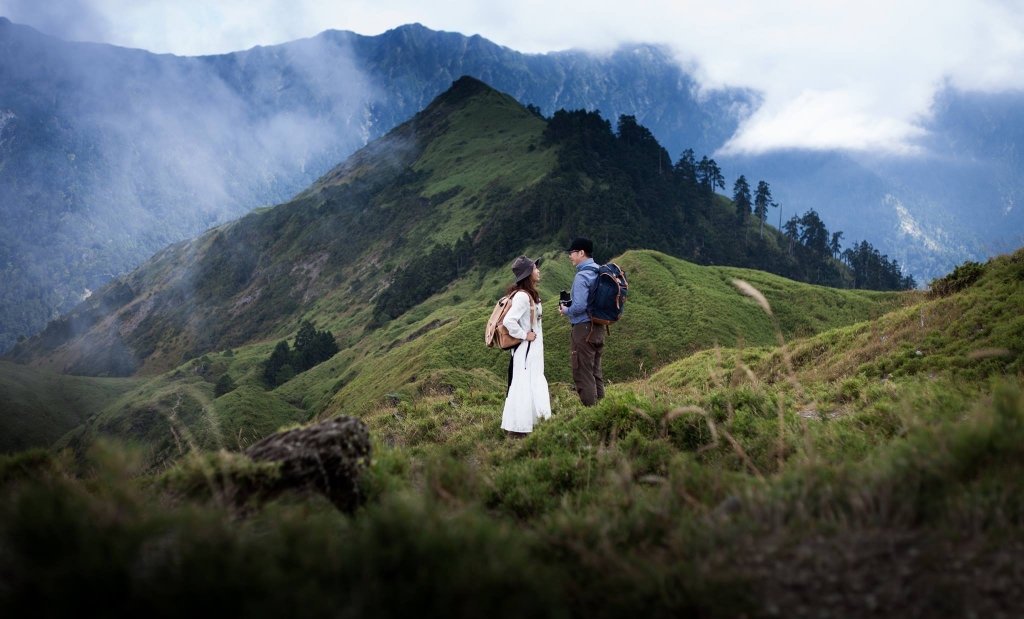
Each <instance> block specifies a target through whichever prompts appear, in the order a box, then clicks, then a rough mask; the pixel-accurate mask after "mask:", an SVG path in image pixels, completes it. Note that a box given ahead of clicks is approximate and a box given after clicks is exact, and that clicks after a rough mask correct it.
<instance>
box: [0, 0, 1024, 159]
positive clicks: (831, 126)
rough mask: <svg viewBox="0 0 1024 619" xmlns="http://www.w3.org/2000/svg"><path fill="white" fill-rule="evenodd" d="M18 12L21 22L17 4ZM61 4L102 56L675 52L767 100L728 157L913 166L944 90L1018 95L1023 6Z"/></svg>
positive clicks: (699, 69)
mask: <svg viewBox="0 0 1024 619" xmlns="http://www.w3.org/2000/svg"><path fill="white" fill-rule="evenodd" d="M9 4H10V3H9ZM16 4H17V5H19V6H20V7H23V8H24V7H29V6H31V5H30V4H29V3H28V2H25V1H24V0H17V2H16ZM67 4H68V5H70V6H72V7H74V8H75V10H78V11H82V12H84V13H88V12H89V11H92V12H93V13H96V14H98V15H100V16H102V17H103V19H105V20H108V21H109V22H110V23H111V24H112V25H113V28H112V34H111V37H110V39H109V40H110V42H113V43H117V44H121V45H128V46H134V47H142V48H146V49H150V50H152V51H160V52H173V53H177V54H189V55H193V54H207V53H221V52H227V51H231V50H237V49H246V48H249V47H252V46H254V45H260V44H269V43H277V42H281V41H285V40H289V39H294V38H299V37H303V36H311V35H313V34H315V33H317V32H320V31H322V30H325V29H330V28H336V29H345V30H353V31H355V32H359V33H362V34H378V33H380V32H382V31H384V30H387V29H389V28H394V27H396V26H399V25H402V24H405V23H411V22H420V23H422V24H424V25H426V26H428V27H430V28H434V29H438V30H450V31H458V32H462V33H464V34H467V35H472V34H481V35H483V36H485V37H487V38H489V39H491V40H493V41H495V42H497V43H499V44H502V45H507V46H509V47H511V48H513V49H516V50H519V51H524V52H536V53H541V52H547V51H555V50H562V49H567V48H581V49H586V50H590V51H593V52H595V53H602V52H607V51H609V50H611V49H614V48H615V47H616V46H618V45H621V44H624V43H630V42H649V43H661V44H665V45H668V46H669V47H671V48H672V49H673V50H675V52H676V54H677V55H678V58H679V61H680V63H681V64H683V65H684V66H685V67H687V68H688V69H690V70H693V71H694V72H695V74H696V77H697V78H698V79H699V80H700V81H701V83H702V84H703V88H705V89H717V88H720V87H723V86H734V87H747V88H753V89H756V90H758V91H760V92H761V93H763V96H764V105H763V107H761V108H760V109H759V110H757V111H756V112H755V113H754V114H753V115H751V116H750V117H749V118H747V119H746V121H745V122H744V123H742V124H741V126H740V129H739V131H738V132H737V133H736V135H735V136H733V138H732V139H731V140H729V142H728V143H727V144H726V145H724V147H723V151H725V152H728V153H747V154H754V153H760V152H764V151H767V150H772V149H780V148H811V149H832V148H840V149H850V150H881V151H884V152H889V153H895V154H912V153H914V152H917V151H918V150H919V148H918V146H917V139H918V138H919V137H920V136H921V134H922V132H923V130H922V128H921V127H922V126H923V125H925V124H926V121H927V118H928V115H929V110H930V106H931V103H932V99H933V96H934V94H935V92H936V90H937V89H938V88H941V87H944V86H946V85H950V86H953V87H956V88H960V89H964V90H980V91H985V92H997V91H1006V90H1018V89H1024V4H1021V3H1020V2H1017V1H1016V0H950V1H948V2H941V3H935V2H927V1H924V0H907V1H905V2H895V3H894V2H890V1H888V0H866V1H865V2H860V3H849V2H831V3H829V2H817V1H814V0H795V1H791V2H787V3H785V4H780V3H776V2H757V1H756V0H742V1H741V0H722V1H720V2H715V3H708V2H703V1H702V2H697V1H689V0H688V1H685V2H679V1H672V0H649V1H640V2H632V3H622V2H612V1H610V0H587V1H585V2H584V1H582V0H569V1H566V2H559V3H551V2H548V1H546V0H522V1H520V2H518V3H516V4H515V5H507V4H506V5H503V4H500V3H499V4H494V3H489V2H479V1H471V0H450V1H449V2H445V3H431V4H427V3H423V2H414V1H412V0H380V1H375V2H369V1H368V0H354V1H343V2H333V3H325V2H319V1H317V0H295V1H289V2H281V1H277V0H247V1H244V2H243V1H241V0H224V1H222V2H218V3H216V5H214V6H212V7H211V6H209V5H208V4H207V3H205V2H201V1H199V0H181V1H179V2H176V3H173V4H172V3H164V2H157V1H156V0H134V1H132V2H129V1H128V0H93V1H92V2H85V1H82V0H79V1H77V2H69V3H67ZM0 6H2V4H0ZM82 7H85V9H83V8H82ZM86 9H88V10H86ZM12 19H13V17H12ZM16 21H17V20H16ZM57 21H60V20H57ZM93 21H96V20H93ZM29 23H31V24H32V25H37V26H39V27H41V28H42V26H41V25H39V24H36V23H33V22H31V21H29ZM44 29H45V28H44Z"/></svg>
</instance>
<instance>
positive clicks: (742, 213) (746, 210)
mask: <svg viewBox="0 0 1024 619" xmlns="http://www.w3.org/2000/svg"><path fill="white" fill-rule="evenodd" d="M732 202H733V204H734V205H735V206H736V222H737V224H738V225H739V226H743V222H744V221H746V219H747V216H748V215H750V183H748V182H747V177H746V176H743V175H742V174H741V175H740V177H739V178H737V179H736V182H735V183H734V184H733V186H732Z"/></svg>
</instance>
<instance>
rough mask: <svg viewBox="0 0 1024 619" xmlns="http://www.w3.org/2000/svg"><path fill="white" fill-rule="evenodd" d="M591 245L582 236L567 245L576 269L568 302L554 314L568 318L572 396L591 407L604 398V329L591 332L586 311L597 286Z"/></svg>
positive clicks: (592, 328) (590, 242) (592, 329)
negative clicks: (559, 313)
mask: <svg viewBox="0 0 1024 619" xmlns="http://www.w3.org/2000/svg"><path fill="white" fill-rule="evenodd" d="M593 255H594V243H593V242H592V241H591V240H590V239H588V238H585V237H582V236H580V237H576V238H575V239H573V241H572V244H570V245H569V260H571V261H572V264H573V266H575V267H576V277H575V279H573V281H572V293H571V295H570V298H571V300H572V301H571V303H570V304H569V305H568V306H564V305H559V306H558V311H559V312H561V313H562V314H564V315H566V316H568V317H569V324H571V325H572V336H571V345H570V353H569V356H570V359H571V360H572V380H573V382H574V383H576V393H578V394H579V396H580V400H581V401H582V402H583V405H584V406H593V405H594V404H597V401H598V400H600V399H601V398H603V397H604V378H603V376H602V375H601V353H602V351H603V350H604V333H605V330H604V329H600V328H598V329H595V328H594V325H593V324H592V323H591V322H590V314H589V313H588V312H587V302H588V300H589V299H590V292H591V290H593V288H594V285H595V284H596V283H597V271H598V266H597V263H595V262H594V259H593V257H592V256H593Z"/></svg>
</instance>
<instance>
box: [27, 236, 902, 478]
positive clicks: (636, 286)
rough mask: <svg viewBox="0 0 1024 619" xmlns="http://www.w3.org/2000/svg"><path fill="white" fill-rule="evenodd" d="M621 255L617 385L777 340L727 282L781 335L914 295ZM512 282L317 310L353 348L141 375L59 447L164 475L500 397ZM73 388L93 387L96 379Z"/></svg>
mask: <svg viewBox="0 0 1024 619" xmlns="http://www.w3.org/2000/svg"><path fill="white" fill-rule="evenodd" d="M615 261H616V262H617V264H619V265H620V266H621V267H622V268H623V269H624V270H625V271H626V273H627V275H628V277H629V281H630V297H629V301H628V306H627V311H626V315H625V317H624V318H623V320H622V321H621V322H620V323H618V324H616V325H614V326H613V327H612V328H611V335H610V337H609V338H608V344H607V351H606V355H605V361H604V367H605V376H606V379H607V380H608V382H609V383H612V384H618V383H623V382H626V381H629V380H633V379H636V378H640V377H645V376H647V375H649V374H650V373H651V372H654V371H656V370H658V369H659V368H661V367H663V366H664V365H665V364H666V363H669V362H671V361H674V360H676V359H679V358H681V357H685V356H687V355H689V354H691V353H693V352H695V351H700V350H706V349H709V348H711V347H713V346H715V344H719V345H722V346H733V345H735V344H736V343H737V342H738V341H740V339H741V338H742V341H743V342H745V343H746V344H747V345H749V346H766V345H771V344H772V343H774V342H775V341H776V335H775V331H774V327H773V326H772V323H771V321H770V320H769V318H768V317H767V316H766V315H764V313H763V312H762V311H761V310H760V308H759V307H758V306H757V305H756V304H755V303H754V302H753V301H752V300H750V299H747V298H746V297H744V296H742V295H741V294H740V293H739V292H738V291H737V290H736V288H735V287H734V286H733V285H732V284H731V283H730V282H731V281H732V280H733V279H736V278H742V279H745V280H747V281H750V282H752V283H754V284H755V285H757V286H758V287H760V288H761V289H763V290H764V292H765V294H766V295H767V297H768V298H769V299H770V301H771V302H772V304H773V305H774V306H775V307H776V308H777V315H778V318H779V324H780V327H781V328H782V330H783V333H784V334H785V335H786V336H787V337H792V336H797V335H803V334H811V333H819V332H821V331H823V330H826V329H830V328H834V327H837V326H842V325H849V324H852V323H855V322H858V321H863V320H866V319H869V318H871V317H873V316H878V315H881V314H884V313H885V312H887V311H890V310H891V309H893V308H897V307H900V306H902V305H903V304H904V303H906V302H907V300H908V298H909V297H907V296H906V294H905V293H878V292H867V291H849V290H836V289H831V288H823V287H818V286H810V285H807V284H801V283H798V282H792V281H789V280H786V279H784V278H781V277H778V276H774V275H770V274H766V273H762V272H758V271H749V270H745V269H731V268H725V267H703V266H698V265H694V264H691V263H688V262H685V261H682V260H679V259H676V258H671V257H669V256H665V255H664V254H660V253H657V252H652V251H631V252H627V253H626V254H624V255H622V256H620V257H617V258H615ZM542 272H543V279H542V282H541V293H542V295H543V298H544V299H545V300H546V301H547V302H546V303H545V306H546V315H545V316H544V318H543V329H544V335H545V364H546V374H547V376H548V379H549V381H551V382H552V384H553V385H554V388H555V389H556V390H560V391H564V392H569V391H570V389H571V387H570V385H571V380H572V379H571V376H570V370H569V346H568V339H569V326H568V322H567V321H566V320H565V319H563V318H562V317H560V316H559V315H558V314H556V313H555V311H556V310H555V305H554V299H557V296H558V291H559V290H561V289H567V288H569V287H570V285H571V282H572V277H573V274H574V272H575V271H574V269H573V267H572V264H571V263H570V262H569V260H568V258H567V257H566V256H565V255H564V252H550V253H548V254H547V262H546V263H545V264H544V265H543V269H542ZM508 283H509V275H508V273H507V272H506V270H505V269H502V270H493V271H482V270H479V269H478V270H475V271H472V272H470V273H469V274H468V275H467V276H466V277H464V278H462V279H460V280H457V281H456V282H454V283H453V284H451V285H450V286H448V287H447V288H445V289H444V290H443V291H441V292H439V293H438V294H436V295H434V296H432V297H430V298H429V299H428V300H427V301H425V302H424V303H422V304H421V305H420V306H418V307H416V308H415V309H413V310H411V311H410V312H408V313H407V314H405V315H404V316H403V317H402V318H400V319H398V320H394V321H391V322H390V323H389V324H387V325H386V326H384V327H382V328H380V329H377V330H367V329H365V327H364V326H363V325H365V323H366V321H367V320H368V316H367V312H368V311H369V310H368V309H364V310H362V312H354V313H351V312H350V313H337V314H336V313H334V312H333V311H330V310H323V309H321V310H320V311H319V312H311V313H310V314H307V315H306V317H307V318H310V319H312V320H314V321H315V322H317V323H318V324H320V325H322V326H323V328H326V329H330V330H331V331H332V332H333V333H335V334H336V335H337V336H339V338H340V339H341V340H342V341H343V342H345V346H343V348H342V350H341V351H340V352H339V353H338V354H337V355H335V356H334V357H333V358H332V359H330V360H328V361H326V362H324V363H322V364H320V365H318V366H315V367H314V368H312V369H310V370H308V371H306V372H302V373H300V374H299V375H297V376H296V377H295V378H293V379H292V380H290V381H289V382H287V383H285V384H283V385H281V386H279V387H277V388H276V389H273V390H269V391H268V390H267V389H266V386H265V385H264V383H263V382H262V363H263V361H265V360H266V359H267V358H268V357H269V355H270V351H271V349H272V348H273V346H274V342H273V341H271V342H265V343H261V344H256V345H252V346H246V347H241V348H237V349H232V350H231V351H230V353H227V352H226V351H222V352H218V353H212V354H207V355H203V356H201V357H198V358H196V359H194V360H192V361H189V362H187V363H185V364H183V365H181V366H179V367H178V368H175V369H174V370H172V371H170V372H167V373H164V374H162V375H160V376H156V377H152V378H150V379H148V380H146V381H135V382H134V383H132V388H130V389H126V390H125V392H124V393H122V394H118V395H119V396H120V397H117V398H116V399H113V400H112V401H109V402H106V403H104V406H102V407H100V408H98V409H96V410H95V411H94V414H90V415H88V416H85V417H83V418H82V419H81V420H80V421H79V422H78V423H75V424H73V425H69V426H65V427H63V428H62V430H61V432H59V433H57V435H56V436H55V437H54V439H53V440H55V439H56V438H57V437H59V436H60V434H63V433H64V432H68V431H69V430H74V431H71V432H68V433H67V435H66V436H64V437H63V438H62V439H61V440H60V441H57V442H56V445H55V447H57V448H58V449H59V448H64V447H70V448H72V449H73V450H74V452H75V453H77V454H79V455H82V454H84V453H85V452H86V451H87V450H88V449H89V447H90V446H92V445H93V444H94V443H95V442H96V440H97V439H98V438H99V437H103V436H106V437H113V438H117V439H120V440H125V441H129V442H130V443H132V444H135V445H138V446H139V447H140V448H142V449H143V450H144V452H145V453H146V456H145V461H146V462H147V463H148V465H149V466H151V467H157V468H160V467H164V466H166V465H168V464H169V463H171V462H173V461H175V460H176V459H177V458H179V457H180V456H181V455H182V454H183V453H186V452H187V451H188V448H189V445H188V442H189V441H194V443H195V445H196V446H197V447H198V448H203V449H215V448H220V447H224V448H229V449H240V448H241V447H243V446H245V445H248V444H251V443H252V442H254V441H256V440H258V439H260V438H263V437H264V436H267V435H268V434H271V433H273V432H274V431H276V430H277V429H278V428H280V427H282V426H287V425H291V424H294V423H299V422H304V421H306V420H309V419H315V418H325V417H330V416H334V415H337V414H342V413H344V414H360V415H361V414H364V413H366V412H368V411H371V410H374V409H375V408H377V407H378V406H380V405H381V403H383V402H390V401H394V400H396V399H397V400H404V401H413V400H414V399H415V398H417V397H420V396H421V395H422V394H424V393H442V392H443V393H453V392H454V391H456V390H463V391H467V390H468V391H491V392H500V390H501V388H502V385H503V384H504V383H503V381H504V376H505V372H506V370H507V363H508V357H507V353H501V352H500V351H496V350H491V349H488V348H486V347H485V346H484V345H483V341H482V340H483V338H482V334H483V330H484V324H485V322H486V320H487V317H488V315H489V314H490V307H491V306H492V304H493V302H494V300H496V299H497V298H498V297H499V296H501V295H502V294H503V292H504V289H505V286H506V285H507V284H508ZM320 307H322V306H320ZM26 371H30V370H27V369H26ZM225 374H226V375H228V376H230V377H231V379H232V381H233V382H234V383H235V384H236V385H238V388H237V389H236V390H235V391H233V392H231V393H228V394H227V395H224V396H221V397H219V398H216V397H214V395H215V394H214V384H215V383H216V382H217V380H218V379H219V378H221V376H223V375H225ZM77 380H79V381H84V382H83V384H87V385H88V384H92V383H91V381H93V380H96V379H85V378H79V379H77ZM13 402H15V403H17V402H18V400H13ZM54 414H56V413H54ZM79 424H83V425H82V426H81V427H77V426H78V425H79ZM53 440H51V442H50V443H52V442H53ZM50 443H38V442H36V443H31V444H32V445H48V444H50Z"/></svg>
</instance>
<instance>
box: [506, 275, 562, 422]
mask: <svg viewBox="0 0 1024 619" xmlns="http://www.w3.org/2000/svg"><path fill="white" fill-rule="evenodd" d="M539 264H540V258H538V259H537V260H530V259H529V258H527V257H526V256H519V257H518V258H516V261H515V262H514V263H513V264H512V273H513V274H514V275H515V277H516V283H515V284H513V285H512V286H509V288H508V293H507V294H508V295H509V296H510V297H511V298H512V301H511V303H512V306H511V307H510V308H509V310H508V313H507V314H505V319H504V320H503V321H502V322H503V324H504V325H505V328H506V329H508V333H509V335H511V336H512V337H514V338H517V339H521V340H523V342H522V343H521V344H519V345H518V346H516V347H515V348H513V349H512V359H511V361H510V364H509V385H508V396H507V397H506V398H505V410H504V412H503V413H502V415H501V427H502V429H503V430H505V431H507V432H508V433H509V436H524V435H526V434H528V433H529V432H532V431H533V426H534V424H536V423H537V422H538V421H539V420H541V419H547V418H548V417H550V416H551V398H550V396H549V395H548V381H547V379H546V378H544V331H543V329H542V327H541V323H542V320H541V317H542V315H543V310H542V308H541V304H540V294H538V293H537V282H539V281H540V270H539V269H538V268H537V265H539Z"/></svg>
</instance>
